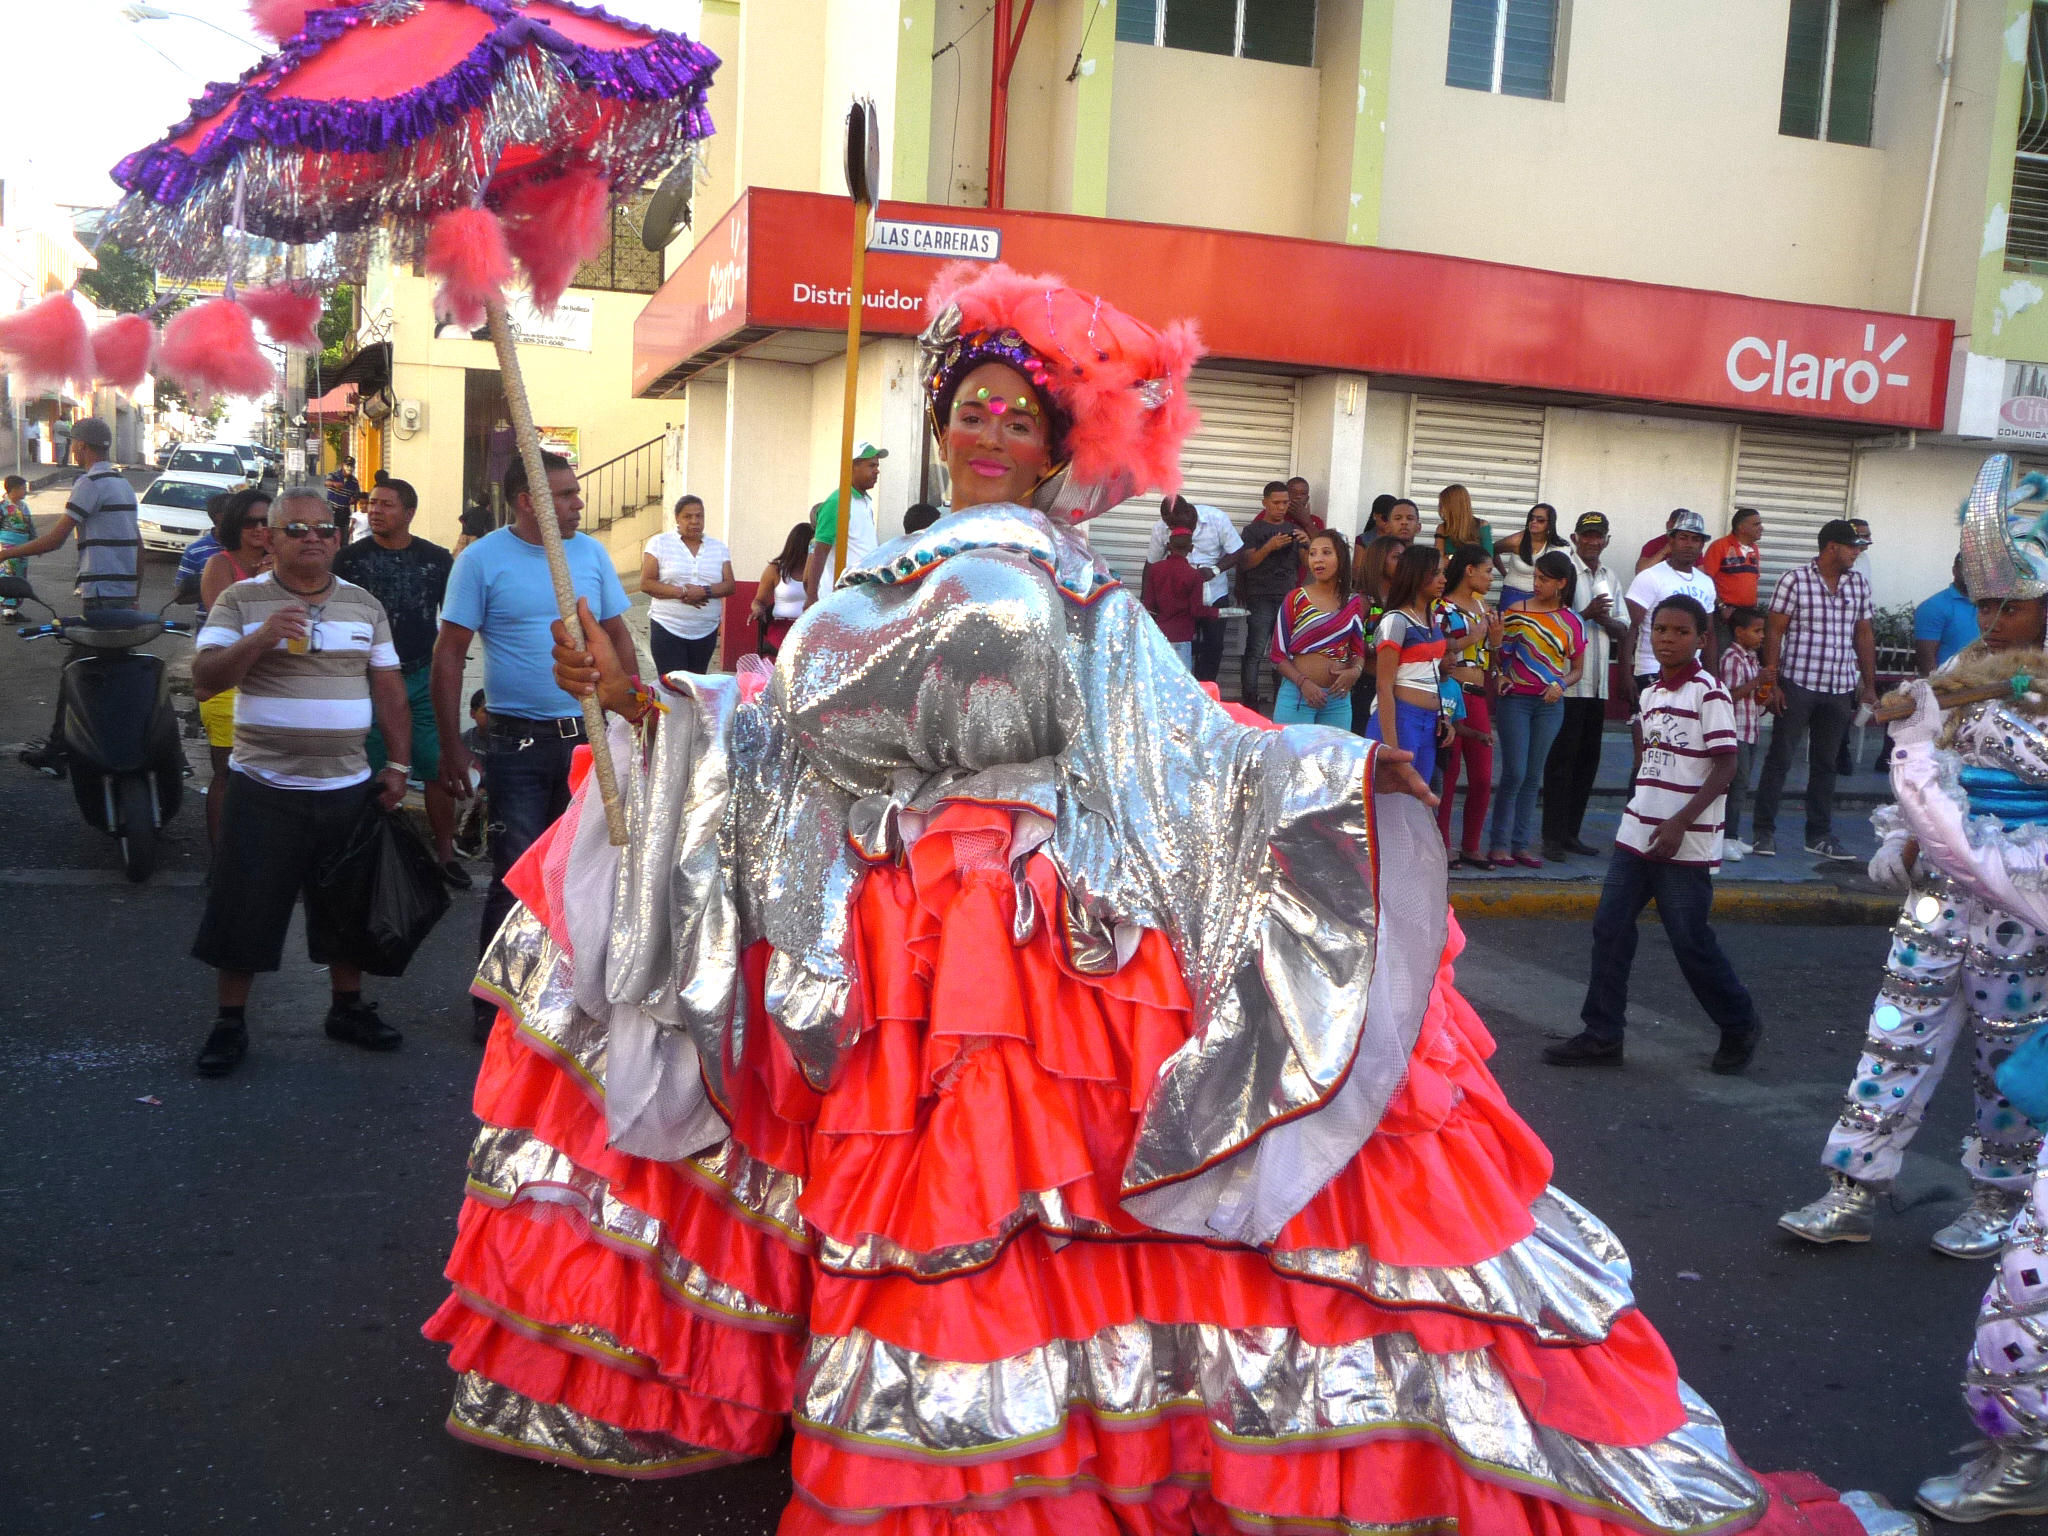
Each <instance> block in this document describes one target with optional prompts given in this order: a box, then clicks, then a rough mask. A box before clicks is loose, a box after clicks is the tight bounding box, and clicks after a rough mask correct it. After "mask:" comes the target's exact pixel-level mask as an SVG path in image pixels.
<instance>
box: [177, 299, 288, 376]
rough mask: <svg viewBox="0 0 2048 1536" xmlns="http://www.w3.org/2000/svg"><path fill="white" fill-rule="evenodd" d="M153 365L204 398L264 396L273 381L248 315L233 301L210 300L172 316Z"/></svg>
mask: <svg viewBox="0 0 2048 1536" xmlns="http://www.w3.org/2000/svg"><path fill="white" fill-rule="evenodd" d="M156 362H157V368H158V369H159V370H160V371H161V372H163V373H167V374H169V375H170V376H171V377H172V378H174V379H176V380H178V382H179V383H181V384H183V385H185V386H186V387H187V388H188V389H193V390H196V391H198V392H199V393H201V394H205V395H267V394H269V393H270V390H271V386H272V384H273V383H274V382H275V374H274V372H273V370H272V368H271V366H270V359H269V358H267V357H265V356H264V355H263V349H262V348H261V347H259V346H257V344H256V327H255V326H254V325H253V324H251V323H250V320H249V312H248V311H247V310H246V309H244V308H242V306H241V305H239V304H237V303H236V302H235V301H234V300H233V299H208V300H207V301H206V302H205V303H204V304H195V305H193V306H192V308H190V309H188V310H185V311H184V312H183V313H181V314H178V315H174V316H173V317H172V318H171V321H170V323H169V324H168V325H166V326H165V327H164V334H163V340H162V341H161V342H160V343H158V345H157V353H156Z"/></svg>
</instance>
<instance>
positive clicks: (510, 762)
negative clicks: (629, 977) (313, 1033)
mask: <svg viewBox="0 0 2048 1536" xmlns="http://www.w3.org/2000/svg"><path fill="white" fill-rule="evenodd" d="M541 463H542V464H543V465H544V466H545V467H546V469H547V472H548V488H549V489H550V490H551V491H552V492H553V493H554V498H555V518H556V520H557V521H558V522H559V523H560V524H561V528H562V540H563V548H564V550H565V551H566V553H567V554H568V556H569V573H570V577H571V579H572V581H573V582H574V584H575V587H576V595H577V596H578V597H581V598H584V599H586V600H587V601H588V602H589V604H590V611H591V612H592V613H594V614H595V615H597V619H598V622H599V623H600V624H602V625H603V626H604V631H605V633H606V634H607V635H609V636H611V642H612V645H613V646H614V647H615V648H616V649H617V650H618V653H619V654H620V655H621V656H627V657H630V656H632V655H634V654H635V652H634V649H633V637H632V636H631V635H630V634H629V633H628V632H627V630H626V621H625V619H624V618H623V617H621V615H623V614H624V613H625V611H626V591H625V588H623V587H622V586H620V585H619V573H618V572H617V571H615V570H614V569H613V568H612V561H611V556H610V555H609V554H607V553H606V552H605V548H604V546H603V545H602V544H600V543H598V542H597V540H595V539H593V538H590V537H589V536H588V535H585V534H580V533H578V532H577V531H576V525H577V524H578V523H579V522H581V521H582V519H583V498H582V496H581V494H580V493H579V488H578V486H577V484H576V471H575V469H574V468H573V467H572V466H571V465H570V463H569V461H568V460H567V459H565V458H562V457H561V456H560V455H559V454H553V453H544V454H542V455H541ZM505 504H506V505H507V506H508V507H510V508H511V509H512V522H511V524H510V526H508V527H504V528H500V529H498V530H497V531H496V532H495V533H488V534H485V535H484V536H483V537H482V538H480V539H478V540H477V541H476V542H475V543H474V544H471V545H469V546H468V547H467V548H465V549H464V550H463V551H462V553H461V554H459V555H457V556H456V557H455V569H454V570H453V571H452V572H450V573H449V577H448V592H447V595H446V596H445V597H444V598H442V600H441V631H440V634H439V635H438V636H437V637H436V639H435V641H434V662H433V674H432V676H433V683H432V687H433V699H434V718H435V719H436V720H437V721H439V722H440V731H441V783H442V784H443V786H445V787H446V789H447V791H448V793H449V794H451V795H453V796H454V797H455V798H456V799H458V800H467V799H468V798H469V796H470V794H471V785H470V770H471V768H472V766H473V762H474V760H473V759H472V758H471V756H470V752H469V748H468V747H467V746H465V745H464V744H463V740H462V720H463V709H462V668H463V663H464V662H466V661H467V660H468V659H469V642H470V640H471V639H472V638H473V637H474V636H477V635H481V636H482V637H483V642H484V700H485V704H484V707H485V709H486V711H487V719H488V721H489V725H488V729H489V732H490V748H491V749H490V751H489V752H488V753H486V754H485V756H484V793H485V794H486V795H488V796H489V797H490V804H491V818H490V825H491V832H490V837H491V888H490V890H489V891H487V892H486V893H485V895H484V915H483V931H482V935H481V943H482V944H484V945H488V944H489V943H490V942H491V940H492V938H493V937H495V936H496V934H497V932H498V925H499V924H500V923H502V922H504V920H505V914H506V913H507V912H509V911H511V910H512V893H511V892H510V891H508V890H507V889H506V888H505V873H506V871H507V870H509V869H511V867H512V866H513V865H514V864H516V863H517V862H518V861H519V856H520V855H521V854H523V853H524V852H526V850H527V849H528V848H529V847H531V846H532V845H533V842H534V840H535V839H536V838H538V837H539V836H540V835H541V833H543V832H545V831H546V830H547V829H548V827H549V826H550V825H552V824H553V822H554V820H555V818H556V817H558V816H560V815H561V814H562V812H563V811H565V810H567V809H568V808H569V761H570V758H571V757H572V756H573V755H574V753H575V750H576V744H577V743H578V742H580V741H582V740H584V739H585V737H584V730H583V711H582V709H581V708H580V707H579V706H578V704H577V702H576V701H575V700H574V699H572V698H571V697H570V696H569V695H568V694H566V693H564V692H562V690H561V689H560V688H557V687H556V686H555V663H554V635H553V633H552V629H551V626H552V625H553V624H554V621H555V620H556V618H557V617H559V613H558V611H557V609H556V607H555V588H554V582H553V580H552V579H551V578H550V577H549V575H548V558H547V552H546V551H545V550H544V549H543V548H542V547H541V542H540V523H539V521H538V519H537V517H536V515H535V513H534V510H533V497H532V496H530V495H529V494H528V493H527V488H526V465H525V462H524V461H523V460H521V459H517V458H515V459H513V461H512V466H511V468H509V469H507V470H506V471H505ZM495 1016H496V1010H495V1009H494V1008H493V1007H492V1006H491V1005H490V1004H489V1003H486V1002H483V1001H482V1000H480V999H479V1000H477V1001H476V1015H475V1020H476V1028H475V1033H476V1039H477V1041H478V1043H479V1044H481V1043H482V1042H483V1041H484V1040H485V1039H486V1038H488V1036H489V1034H490V1028H491V1021H492V1020H493V1018H494V1017H495Z"/></svg>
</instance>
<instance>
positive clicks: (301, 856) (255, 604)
mask: <svg viewBox="0 0 2048 1536" xmlns="http://www.w3.org/2000/svg"><path fill="white" fill-rule="evenodd" d="M339 534H340V529H339V528H338V526H337V525H336V522H335V519H334V513H333V511H332V509H330V508H329V506H328V504H327V496H326V493H325V492H323V491H322V490H321V489H320V487H318V486H317V485H309V484H300V485H293V486H287V487H286V488H285V489H284V490H282V491H280V492H279V493H278V497H277V500H275V501H274V502H272V503H271V504H270V547H271V553H272V556H273V559H274V562H275V563H274V564H273V566H272V568H271V569H270V570H269V571H267V572H265V573H264V574H263V575H261V576H257V577H254V578H252V579H251V580H249V581H238V582H236V583H235V584H234V585H233V586H231V587H229V588H228V589H227V590H226V591H225V592H223V593H222V594H221V595H220V597H219V598H218V599H217V600H216V601H215V603H214V605H213V607H212V609H211V610H209V611H208V613H207V615H206V627H205V628H204V629H202V630H200V632H199V638H198V641H197V646H196V651H195V654H194V656H193V659H192V686H193V690H194V691H195V692H196V693H197V694H198V695H199V697H200V698H201V699H202V700H204V699H207V698H210V697H211V696H212V695H214V694H216V693H224V692H226V691H227V690H228V689H230V688H234V689H237V690H239V691H238V692H237V694H236V696H235V749H234V753H233V755H232V756H231V757H230V758H229V759H228V783H227V796H226V800H225V803H224V804H223V806H222V809H221V827H220V846H219V848H218V849H217V850H216V851H215V853H214V860H213V878H212V883H211V885H210V886H209V888H208V890H207V894H206V915H205V916H204V917H203V918H201V919H200V923H199V936H198V938H196V939H195V940H193V943H192V954H193V958H195V959H197V960H200V961H203V962H204V963H205V964H207V965H210V966H212V967H213V968H214V969H215V971H216V972H218V974H219V994H220V1015H219V1017H218V1018H216V1019H215V1020H214V1024H213V1030H212V1033H210V1034H209V1035H208V1036H207V1038H206V1045H205V1047H204V1048H203V1049H202V1050H201V1051H200V1053H199V1060H198V1062H197V1063H196V1066H197V1069H198V1071H199V1073H200V1075H201V1076H202V1077H225V1076H226V1075H227V1074H228V1073H230V1072H232V1071H234V1069H235V1067H236V1065H237V1064H239V1063H240V1061H241V1059H242V1057H243V1056H244V1055H246V1054H247V1053H248V1049H249V1030H248V1023H247V1019H246V1012H245V1010H246V1009H247V1006H248V1002H249V989H250V985H251V983H252V982H253V981H254V979H255V973H256V972H258V971H274V970H276V969H277V968H278V966H279V964H280V963H282V961H283V958H284V939H285V930H286V928H287V927H288V926H289V925H290V923H291V916H292V902H293V898H294V897H295V896H298V895H303V896H304V897H305V901H306V951H307V954H308V955H309V956H310V957H311V959H312V961H313V963H314V964H315V965H324V966H326V967H327V973H328V979H329V981H330V982H331V984H332V986H333V992H334V997H333V1003H332V1005H331V1006H330V1007H329V1008H328V1010H327V1033H328V1035H329V1037H330V1038H332V1039H335V1040H344V1041H347V1042H348V1043H349V1044H351V1045H359V1046H362V1047H363V1048H364V1049H366V1050H372V1051H389V1050H396V1049H397V1048H398V1045H399V1043H400V1041H401V1040H402V1039H403V1038H404V1037H403V1036H401V1035H400V1034H399V1032H398V1031H397V1030H396V1029H394V1028H393V1027H392V1026H391V1025H389V1024H387V1023H385V1022H384V1020H383V1019H381V1018H379V1017H378V1016H377V1010H376V1008H375V1007H374V1006H372V1005H371V1004H368V1003H365V1002H364V1001H363V994H362V984H363V980H362V971H361V970H360V969H359V968H358V967H357V965H356V963H355V958H356V956H357V954H358V953H359V952H360V949H359V945H360V939H361V935H360V934H359V933H358V932H357V931H356V928H357V921H358V920H357V919H356V918H355V917H354V916H353V915H351V914H348V913H344V912H337V911H334V910H331V904H330V902H329V900H328V899H327V897H326V893H325V892H323V891H322V889H321V887H320V885H319V883H318V878H319V871H320V869H321V867H322V866H323V865H324V864H326V863H327V862H328V860H329V859H331V858H332V857H333V856H334V855H335V854H336V853H337V852H339V851H340V850H341V849H342V848H343V846H345V845H346V843H347V841H348V837H349V834H350V832H351V831H352V830H353V829H354V827H355V825H356V819H357V817H358V815H359V814H360V813H361V811H362V807H363V801H364V799H365V797H366V796H368V795H371V794H375V795H377V796H378V797H379V798H380V799H381V800H382V802H383V804H384V806H385V808H386V809H387V810H388V809H390V808H392V807H394V806H396V805H397V804H398V802H399V801H400V800H401V799H402V798H404V795H405V780H406V774H407V772H408V771H409V770H410V768H411V766H412V765H411V764H409V763H404V762H394V763H389V764H387V765H386V766H385V767H384V768H383V770H382V771H380V772H379V773H377V774H376V775H375V782H374V783H373V782H372V775H371V772H370V760H369V756H368V754H367V751H366V749H365V746H364V740H365V738H366V737H367V736H368V735H369V732H370V724H371V720H372V718H373V717H374V719H375V721H376V724H377V726H378V728H379V729H380V730H382V731H383V733H384V739H385V740H386V741H387V742H407V741H410V740H411V739H412V723H411V718H410V715H409V713H408V711H407V708H406V697H405V683H404V681H403V679H402V678H401V676H400V674H399V668H398V652H397V650H396V649H395V648H394V647H393V645H392V643H391V624H390V620H389V619H388V618H386V616H385V613H384V608H383V605H382V604H380V603H379V602H378V601H377V599H376V598H374V597H372V596H371V595H370V594H369V593H368V592H365V591H364V590H363V589H362V588H361V587H358V586H355V585H352V584H351V583H349V582H346V581H343V580H341V578H339V577H338V576H336V575H335V574H334V570H333V566H334V554H335V549H336V545H337V540H338V538H339Z"/></svg>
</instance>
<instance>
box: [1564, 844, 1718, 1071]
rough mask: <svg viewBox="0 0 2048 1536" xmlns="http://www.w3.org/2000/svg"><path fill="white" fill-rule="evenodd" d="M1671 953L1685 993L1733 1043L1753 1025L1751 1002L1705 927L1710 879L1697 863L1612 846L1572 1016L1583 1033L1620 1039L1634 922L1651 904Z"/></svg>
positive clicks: (1710, 899)
mask: <svg viewBox="0 0 2048 1536" xmlns="http://www.w3.org/2000/svg"><path fill="white" fill-rule="evenodd" d="M1652 897H1654V898H1655V899H1656V902H1657V916H1658V917H1659V918H1661V919H1662V920H1663V923H1664V934H1665V936H1666V937H1667V938H1669V939H1670V940H1671V952H1672V954H1674V955H1675V956H1676V957H1677V959H1678V969H1679V970H1680V972H1682V973H1683V974H1684V976H1685V983H1686V985H1687V986H1689V987H1691V988H1692V995H1693V996H1694V997H1696V998H1698V999H1699V1004H1700V1006H1701V1007H1702V1008H1704V1009H1706V1011H1707V1017H1708V1018H1710V1019H1712V1020H1713V1021H1714V1023H1715V1025H1716V1026H1717V1027H1718V1028H1719V1029H1720V1031H1721V1034H1722V1037H1723V1038H1724V1039H1728V1040H1740V1039H1742V1038H1744V1037H1745V1036H1747V1035H1748V1034H1749V1033H1750V1032H1751V1031H1753V1030H1754V1029H1755V1028H1756V1027H1757V1016H1756V1004H1755V1003H1754V1002H1753V1001H1752V1000H1751V999H1750V995H1749V989H1748V988H1747V987H1745V986H1744V985H1743V984H1742V978H1741V977H1739V976H1737V975H1736V974H1735V967H1734V966H1732V965H1730V964H1729V963H1728V957H1727V956H1726V955H1725V954H1723V953H1722V952H1721V944H1720V941H1719V940H1718V939H1716V938H1715V937H1714V929H1713V925H1712V924H1710V923H1709V922H1708V921H1707V918H1708V915H1709V914H1710V913H1711V912H1712V911H1713V908H1714V877H1713V875H1712V874H1710V873H1709V872H1708V871H1707V869H1706V867H1705V866H1704V865H1699V864H1672V863H1668V862H1659V861H1657V860H1655V859H1646V858H1644V857H1643V856H1642V855H1641V854H1640V853H1637V852H1636V851H1635V850H1634V849H1633V848H1624V847H1623V846H1622V845H1621V844H1619V843H1616V844H1615V845H1614V855H1613V857H1612V859H1611V860H1610V861H1609V862H1608V865H1607V884H1606V885H1605V886H1604V887H1602V888H1601V891H1600V906H1599V908H1598V910H1596V911H1595V912H1594V914H1593V974H1592V975H1591V977H1589V978H1588V980H1587V982H1586V1003H1585V1006H1584V1007H1583V1008H1581V1009H1580V1010H1579V1017H1580V1018H1581V1019H1583V1020H1585V1024H1586V1033H1587V1034H1589V1035H1591V1036H1592V1037H1593V1038H1594V1039H1596V1040H1603V1041H1617V1042H1618V1041H1619V1040H1620V1039H1621V1037H1622V1031H1623V1030H1624V1029H1626V1028H1627V1026H1628V974H1629V969H1630V967H1632V966H1633V965H1634V964H1635V959H1636V919H1637V917H1639V916H1640V915H1641V913H1642V910H1643V908H1644V907H1646V906H1647V905H1649V903H1650V900H1651V898H1652Z"/></svg>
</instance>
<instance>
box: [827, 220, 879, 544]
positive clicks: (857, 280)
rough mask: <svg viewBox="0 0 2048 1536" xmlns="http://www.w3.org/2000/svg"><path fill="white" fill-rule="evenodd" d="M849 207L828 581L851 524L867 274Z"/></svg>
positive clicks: (863, 235) (864, 231) (862, 229)
mask: <svg viewBox="0 0 2048 1536" xmlns="http://www.w3.org/2000/svg"><path fill="white" fill-rule="evenodd" d="M873 206H874V205H873V204H871V203H864V202H859V201H856V202H855V203H854V205H853V282H852V283H851V284H850V285H849V286H848V288H847V290H846V409H845V414H844V416H843V418H842V419H841V421H840V423H839V526H838V529H837V531H836V532H835V533H834V534H833V536H832V580H833V581H834V583H837V582H838V580H839V578H840V577H841V576H844V575H845V574H846V529H847V525H848V524H849V523H850V522H852V521H853V408H854V398H855V396H857V395H858V394H859V393H860V311H861V302H862V299H863V297H864V295H863V294H862V291H861V290H862V286H863V283H864V281H865V276H866V271H867V256H868V212H869V210H870V209H871V208H872V207H873Z"/></svg>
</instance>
